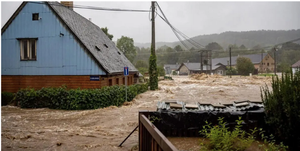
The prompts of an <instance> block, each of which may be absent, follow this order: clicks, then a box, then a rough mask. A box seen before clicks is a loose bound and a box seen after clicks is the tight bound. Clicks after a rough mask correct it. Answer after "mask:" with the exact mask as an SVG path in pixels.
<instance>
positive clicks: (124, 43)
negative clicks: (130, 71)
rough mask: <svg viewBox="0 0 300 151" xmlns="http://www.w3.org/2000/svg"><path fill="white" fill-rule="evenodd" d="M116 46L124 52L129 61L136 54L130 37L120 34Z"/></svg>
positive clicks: (131, 60)
mask: <svg viewBox="0 0 300 151" xmlns="http://www.w3.org/2000/svg"><path fill="white" fill-rule="evenodd" d="M117 47H118V48H119V49H120V51H122V52H123V53H124V55H125V56H126V57H127V59H128V60H129V61H130V62H133V59H134V58H135V56H136V49H135V46H134V41H133V39H132V38H129V37H126V36H122V37H121V38H120V39H118V40H117Z"/></svg>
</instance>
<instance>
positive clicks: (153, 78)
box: [149, 1, 158, 90]
mask: <svg viewBox="0 0 300 151" xmlns="http://www.w3.org/2000/svg"><path fill="white" fill-rule="evenodd" d="M155 3H156V2H155V1H152V2H151V9H152V19H151V21H152V41H151V55H150V58H149V81H150V90H155V89H158V75H157V64H156V55H155Z"/></svg>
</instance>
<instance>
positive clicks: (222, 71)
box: [177, 62, 226, 75]
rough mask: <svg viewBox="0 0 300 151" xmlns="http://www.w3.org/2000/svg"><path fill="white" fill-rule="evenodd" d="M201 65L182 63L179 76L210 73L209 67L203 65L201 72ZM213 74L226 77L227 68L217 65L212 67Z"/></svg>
mask: <svg viewBox="0 0 300 151" xmlns="http://www.w3.org/2000/svg"><path fill="white" fill-rule="evenodd" d="M200 66H201V64H200V63H192V62H187V63H182V64H181V65H180V66H179V68H178V69H177V70H178V71H179V75H190V74H195V73H210V69H209V67H207V66H205V65H203V71H201V67H200ZM211 72H212V73H213V74H219V75H226V66H225V65H222V64H215V65H213V66H212V69H211Z"/></svg>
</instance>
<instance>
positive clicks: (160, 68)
mask: <svg viewBox="0 0 300 151" xmlns="http://www.w3.org/2000/svg"><path fill="white" fill-rule="evenodd" d="M157 73H158V76H165V75H166V72H165V69H164V67H162V66H158V67H157Z"/></svg>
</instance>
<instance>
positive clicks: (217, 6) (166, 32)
mask: <svg viewBox="0 0 300 151" xmlns="http://www.w3.org/2000/svg"><path fill="white" fill-rule="evenodd" d="M1 3H2V6H1V26H3V25H4V24H5V23H6V21H7V20H8V19H9V17H10V16H11V15H12V14H13V13H14V11H15V10H16V9H17V7H18V6H19V5H20V4H21V2H1ZM158 3H159V5H160V7H161V8H162V10H163V11H164V13H165V15H166V16H167V18H168V19H169V21H170V22H171V23H172V24H173V25H174V26H175V27H176V28H177V29H179V30H180V31H182V32H183V33H185V34H186V35H187V36H189V37H194V36H197V35H201V34H213V33H221V32H225V31H248V30H261V29H265V30H289V29H299V28H300V16H299V15H300V9H299V8H300V2H160V1H159V2H158ZM74 4H75V5H86V6H97V7H107V8H125V9H145V10H149V9H150V5H151V2H150V1H149V2H124V1H122V2H103V1H102V2H78V1H75V2H74ZM74 10H75V11H76V12H77V13H79V14H81V15H82V16H84V17H86V18H92V22H93V23H95V24H96V25H98V26H99V27H108V29H109V33H111V34H113V35H114V38H113V40H114V41H116V40H117V39H118V38H120V37H121V36H122V35H124V36H128V37H131V38H133V39H134V41H135V42H150V41H151V22H150V20H149V13H136V12H111V11H97V10H87V9H77V8H75V9H74ZM156 41H164V42H173V41H178V40H177V38H176V36H175V35H174V34H173V32H172V30H171V29H170V27H169V26H168V25H167V24H166V23H165V22H164V21H163V20H161V19H160V18H159V17H158V16H157V17H156Z"/></svg>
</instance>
